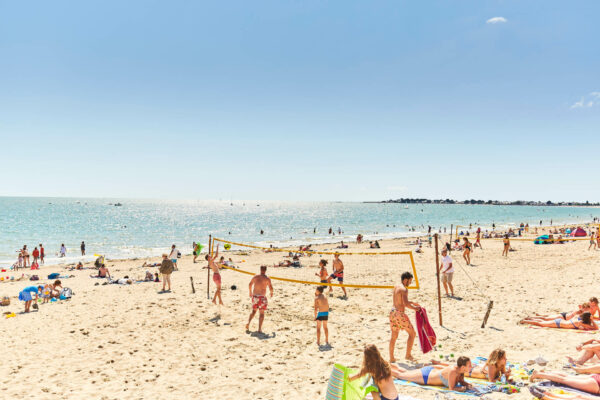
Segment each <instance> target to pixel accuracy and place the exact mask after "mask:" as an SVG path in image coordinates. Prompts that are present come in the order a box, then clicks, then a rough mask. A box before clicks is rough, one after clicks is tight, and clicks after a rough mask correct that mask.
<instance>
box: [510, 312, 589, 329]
mask: <svg viewBox="0 0 600 400" xmlns="http://www.w3.org/2000/svg"><path fill="white" fill-rule="evenodd" d="M520 323H521V324H527V325H534V326H540V327H543V328H559V329H579V330H582V331H595V330H598V325H596V323H595V322H594V321H593V320H592V314H590V313H589V312H584V313H582V314H581V317H576V318H573V319H570V320H564V319H562V318H557V319H555V320H554V321H544V320H543V319H535V318H530V319H524V320H521V322H520Z"/></svg>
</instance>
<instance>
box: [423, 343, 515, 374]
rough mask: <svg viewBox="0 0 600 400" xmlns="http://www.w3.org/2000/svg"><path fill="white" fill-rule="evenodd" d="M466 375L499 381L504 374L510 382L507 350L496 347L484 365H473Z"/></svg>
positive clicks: (437, 362)
mask: <svg viewBox="0 0 600 400" xmlns="http://www.w3.org/2000/svg"><path fill="white" fill-rule="evenodd" d="M431 362H432V365H444V366H448V365H450V364H446V363H442V362H439V361H436V360H431ZM465 376H468V377H469V378H475V379H486V380H488V381H490V382H497V381H499V380H501V378H502V376H504V377H505V378H506V380H507V381H508V382H511V379H510V368H507V366H506V352H505V351H504V350H502V349H495V350H494V351H492V353H491V354H490V356H489V358H488V359H487V361H486V362H485V364H484V365H483V366H479V365H475V366H473V367H472V368H471V369H470V370H469V371H468V372H467V373H466V374H465Z"/></svg>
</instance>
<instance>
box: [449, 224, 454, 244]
mask: <svg viewBox="0 0 600 400" xmlns="http://www.w3.org/2000/svg"><path fill="white" fill-rule="evenodd" d="M453 228H454V224H450V249H452V229H453ZM450 251H452V250H450Z"/></svg>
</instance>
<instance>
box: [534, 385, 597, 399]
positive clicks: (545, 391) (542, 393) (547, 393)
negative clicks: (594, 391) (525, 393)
mask: <svg viewBox="0 0 600 400" xmlns="http://www.w3.org/2000/svg"><path fill="white" fill-rule="evenodd" d="M552 390H553V388H551V387H541V386H529V391H530V392H531V394H532V395H534V396H535V397H537V398H538V399H544V400H597V399H598V397H596V396H595V395H594V396H588V395H586V394H583V393H553V392H552Z"/></svg>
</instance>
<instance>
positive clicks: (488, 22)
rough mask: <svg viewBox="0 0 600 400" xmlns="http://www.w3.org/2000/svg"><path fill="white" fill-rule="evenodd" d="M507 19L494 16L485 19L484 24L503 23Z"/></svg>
mask: <svg viewBox="0 0 600 400" xmlns="http://www.w3.org/2000/svg"><path fill="white" fill-rule="evenodd" d="M507 21H508V20H507V19H506V18H504V17H494V18H490V19H488V20H487V21H485V23H486V24H504V23H506V22H507Z"/></svg>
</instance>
